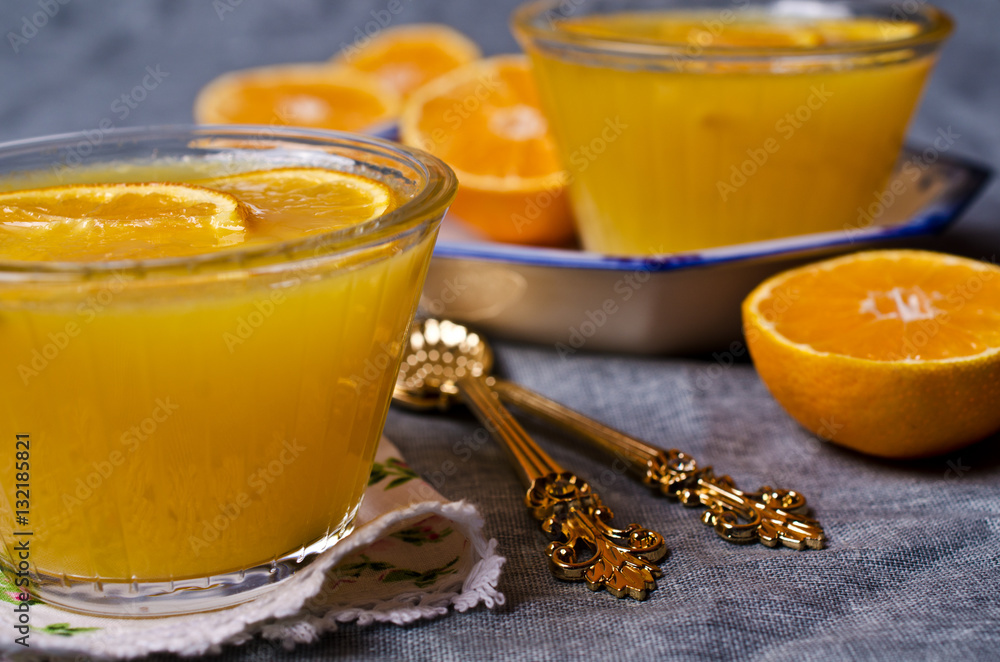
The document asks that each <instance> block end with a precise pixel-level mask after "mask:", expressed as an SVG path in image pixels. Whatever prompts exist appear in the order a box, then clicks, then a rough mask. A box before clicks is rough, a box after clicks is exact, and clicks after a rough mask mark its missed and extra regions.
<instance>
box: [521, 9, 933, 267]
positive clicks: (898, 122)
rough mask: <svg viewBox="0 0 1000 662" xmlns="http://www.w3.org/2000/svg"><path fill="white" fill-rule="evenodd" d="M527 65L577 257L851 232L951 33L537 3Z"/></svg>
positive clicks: (857, 21)
mask: <svg viewBox="0 0 1000 662" xmlns="http://www.w3.org/2000/svg"><path fill="white" fill-rule="evenodd" d="M513 30H514V33H515V35H516V36H517V37H518V39H519V41H520V42H521V44H522V45H523V46H524V48H525V50H526V51H527V52H528V53H529V54H530V56H531V58H532V61H533V64H534V69H535V73H536V76H537V80H538V84H539V90H540V93H541V97H542V102H543V106H544V107H545V109H546V112H547V115H548V117H549V119H550V122H551V125H552V129H553V132H554V135H555V137H556V141H557V143H558V145H559V148H560V152H561V154H562V157H563V161H564V164H565V167H566V168H567V170H568V174H569V182H570V183H569V192H570V201H571V204H572V206H573V211H574V214H575V217H576V221H577V229H578V231H579V234H580V237H581V240H582V243H583V246H584V248H585V249H587V250H591V251H596V252H601V253H609V254H614V255H655V254H661V253H673V252H679V251H698V250H700V249H705V248H710V247H717V246H727V245H730V244H741V243H746V242H754V241H763V240H768V239H776V238H780V237H787V236H794V235H803V234H811V233H820V232H837V231H845V230H847V231H849V230H850V229H851V228H853V227H855V226H856V224H857V222H858V221H857V210H858V208H867V206H868V205H870V204H871V203H872V201H874V200H877V199H878V197H877V196H879V194H881V193H882V192H883V189H884V188H885V187H886V185H887V184H888V182H889V178H890V175H891V173H892V170H893V166H894V164H895V162H896V160H897V158H898V157H899V153H900V149H901V146H902V142H903V138H904V135H905V132H906V127H907V124H908V122H909V119H910V116H911V114H912V113H913V111H914V109H915V108H916V105H917V101H918V97H919V96H920V93H921V90H922V88H923V86H924V83H925V81H926V79H927V77H928V75H929V73H930V71H931V68H932V67H933V65H934V63H935V61H936V58H937V54H938V51H939V50H940V48H941V46H942V44H943V43H944V41H945V40H946V38H947V37H948V35H949V34H950V33H951V30H952V22H951V20H950V19H949V18H948V16H947V15H945V14H944V13H943V12H941V11H939V10H937V9H935V8H933V7H931V6H929V5H927V4H925V3H922V2H919V3H918V2H916V1H913V2H910V1H908V2H896V3H892V4H889V3H878V2H859V1H853V0H844V1H836V0H777V1H774V2H764V1H761V0H729V1H719V0H711V1H709V2H702V1H699V0H537V1H535V2H531V3H528V4H526V5H523V6H522V7H520V8H519V9H518V10H517V11H516V12H515V14H514V17H513Z"/></svg>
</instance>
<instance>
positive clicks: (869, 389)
mask: <svg viewBox="0 0 1000 662" xmlns="http://www.w3.org/2000/svg"><path fill="white" fill-rule="evenodd" d="M998 276H1000V268H998V267H997V266H995V265H992V264H988V263H985V262H979V261H976V260H970V259H966V258H960V257H955V256H951V255H944V254H940V253H931V252H926V251H903V250H900V251H870V252H863V253H857V254H854V255H848V256H845V257H841V258H836V259H832V260H827V261H823V262H819V263H816V264H813V265H810V266H805V267H801V268H798V269H793V270H791V271H787V272H785V273H782V274H779V275H777V276H774V277H773V278H771V279H769V280H767V281H765V282H764V283H762V284H761V285H760V286H758V287H757V288H756V289H755V290H754V291H753V292H752V293H751V294H750V295H749V296H748V297H747V298H746V300H745V301H744V302H743V324H744V331H745V334H746V339H747V345H748V347H749V349H750V355H751V356H752V357H753V361H754V365H755V366H756V368H757V372H758V373H759V374H760V377H761V379H762V380H763V382H764V383H765V384H766V385H767V387H768V389H770V391H771V393H772V394H773V395H774V397H775V399H776V400H777V401H778V402H779V403H781V405H782V406H783V407H784V408H785V409H786V410H787V411H788V413H789V414H791V415H792V417H793V418H795V419H796V420H798V421H799V422H800V423H801V424H802V425H803V426H804V427H806V428H807V429H809V430H810V431H812V432H813V433H814V434H816V435H818V436H819V437H822V438H825V439H829V440H830V441H833V442H835V443H838V444H841V445H844V446H847V447H849V448H853V449H855V450H858V451H862V452H865V453H871V454H873V455H880V456H884V457H920V456H926V455H933V454H936V453H943V452H946V451H949V450H953V449H955V448H959V447H961V446H963V445H966V444H969V443H971V442H974V441H977V440H979V439H982V438H983V437H985V436H987V435H989V434H990V433H992V432H994V431H995V430H997V429H998V428H1000V277H998Z"/></svg>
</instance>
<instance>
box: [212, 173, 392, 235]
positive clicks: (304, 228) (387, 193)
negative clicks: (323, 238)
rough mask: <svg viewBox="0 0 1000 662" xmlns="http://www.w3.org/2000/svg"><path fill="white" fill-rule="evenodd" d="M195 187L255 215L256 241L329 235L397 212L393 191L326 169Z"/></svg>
mask: <svg viewBox="0 0 1000 662" xmlns="http://www.w3.org/2000/svg"><path fill="white" fill-rule="evenodd" d="M198 183H199V184H202V185H203V186H206V187H209V188H212V189H215V190H217V191H223V192H225V193H228V194H231V195H233V196H234V197H236V198H237V199H239V200H240V201H241V202H242V203H244V204H246V205H248V206H249V207H250V208H251V209H252V210H254V212H255V213H256V216H257V217H258V221H257V222H256V223H255V224H254V236H255V237H258V238H262V237H267V238H274V239H283V238H287V237H295V236H301V235H305V234H310V233H314V232H329V231H330V230H334V229H336V228H338V227H344V226H347V225H354V224H357V223H363V222H365V221H368V220H371V219H373V218H375V217H377V216H381V215H382V214H384V213H385V212H387V211H389V210H390V209H391V208H392V207H394V206H395V202H394V196H393V194H392V191H391V189H390V188H389V187H388V186H386V185H385V184H383V183H382V182H379V181H376V180H374V179H369V178H367V177H361V176H359V175H353V174H350V173H346V172H339V171H336V170H327V169H325V168H277V169H274V170H256V171H253V172H245V173H241V174H237V175H230V176H228V177H217V178H215V179H207V180H204V181H201V182H198Z"/></svg>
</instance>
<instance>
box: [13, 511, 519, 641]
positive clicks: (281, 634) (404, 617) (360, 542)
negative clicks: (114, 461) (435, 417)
mask: <svg viewBox="0 0 1000 662" xmlns="http://www.w3.org/2000/svg"><path fill="white" fill-rule="evenodd" d="M428 515H440V516H442V517H446V518H448V519H449V520H451V521H453V522H454V523H455V524H456V525H457V526H458V527H460V529H461V532H462V534H463V535H464V536H465V537H466V539H467V540H469V542H470V543H471V544H472V545H473V548H474V549H475V551H476V553H477V555H478V557H479V560H478V561H476V562H475V564H474V565H473V567H472V570H471V571H470V573H469V575H468V577H466V579H465V581H464V583H463V586H462V590H461V591H460V592H454V591H452V592H449V593H443V594H436V595H435V594H427V595H426V598H425V597H424V596H419V595H418V594H417V593H412V594H410V596H417V597H418V599H417V600H416V602H411V601H400V600H398V599H394V600H391V601H386V602H383V603H379V604H376V605H371V606H366V608H365V609H345V610H342V611H334V612H331V613H329V614H326V615H324V616H322V617H316V616H309V615H307V614H303V615H301V616H299V617H296V616H297V615H299V613H300V612H301V611H302V610H303V607H304V605H305V603H306V601H307V600H309V599H310V598H312V597H313V596H315V595H316V594H317V593H319V591H320V589H321V588H322V586H323V581H324V578H325V573H326V571H327V570H329V569H330V568H332V567H333V566H335V565H336V564H337V563H339V562H340V561H341V560H342V559H343V558H345V557H346V556H348V555H349V554H351V553H353V552H354V551H356V550H358V549H360V548H363V547H365V546H367V545H369V544H371V543H373V542H375V541H376V540H378V539H379V538H381V537H382V536H384V535H385V534H386V533H387V532H388V531H390V530H391V529H393V528H394V527H397V526H398V525H400V524H403V523H405V522H407V521H410V520H412V519H417V518H423V517H426V516H428ZM482 526H483V520H482V517H480V515H479V512H478V511H477V510H476V507H475V506H473V505H472V504H470V503H467V502H465V501H457V502H452V503H444V502H440V501H426V502H423V503H418V504H413V505H411V506H409V507H407V508H404V509H401V510H397V511H393V512H391V513H387V514H385V515H383V516H381V517H379V518H377V519H375V520H373V521H371V522H369V523H367V524H366V525H365V526H364V527H362V529H360V530H358V531H356V532H355V533H353V534H351V535H350V536H348V537H347V538H345V539H344V540H343V541H342V543H341V544H337V545H335V546H334V547H333V548H332V549H330V550H329V551H327V552H325V553H323V554H321V555H320V557H319V558H317V559H316V560H315V561H314V562H313V563H312V564H310V565H309V566H308V567H307V568H306V569H304V570H303V571H302V572H301V573H299V574H298V575H297V576H296V577H295V578H294V581H295V589H296V590H294V591H292V590H282V591H273V592H271V593H268V594H266V595H264V596H261V597H260V598H258V599H256V600H254V601H253V602H249V603H246V604H243V605H239V606H237V607H233V608H232V609H226V610H223V611H218V612H211V613H206V614H200V615H198V616H197V617H183V618H164V619H155V620H153V619H150V620H148V621H143V623H144V624H146V625H147V626H148V627H146V628H144V629H142V630H141V631H140V630H136V632H135V634H137V635H141V636H138V637H133V638H130V639H128V640H127V641H123V640H122V632H121V631H120V630H118V631H117V633H116V628H115V627H114V624H113V623H112V625H111V626H109V627H107V628H105V629H104V630H102V631H100V632H95V633H93V634H90V635H87V636H85V637H73V638H71V639H68V640H67V641H66V642H65V644H64V645H62V646H59V645H58V644H57V645H54V646H53V645H51V644H50V645H47V646H46V648H45V650H44V652H41V651H25V650H23V649H22V650H14V649H12V648H10V647H9V646H7V645H4V644H8V643H9V642H2V643H0V652H3V653H5V658H6V657H7V656H9V655H10V654H11V653H13V654H14V656H13V659H17V660H43V659H51V658H52V657H54V656H72V655H81V654H82V655H89V656H91V657H100V658H109V659H132V658H137V657H143V656H146V655H150V654H152V653H175V654H177V655H183V656H193V655H204V654H206V653H218V652H219V651H221V649H222V647H223V646H224V645H227V644H241V643H245V642H247V641H249V640H250V639H252V638H253V637H254V636H255V635H256V634H258V633H260V634H262V636H264V637H265V638H267V639H272V640H277V641H280V642H281V643H282V645H284V646H285V647H293V646H294V645H295V644H298V643H310V642H312V641H315V640H316V639H317V638H318V637H319V636H320V635H321V634H323V633H324V632H330V631H333V630H336V629H337V624H338V623H345V622H352V621H354V622H357V623H358V624H361V625H364V624H367V623H372V622H390V623H397V624H400V625H403V624H406V623H412V622H413V621H416V620H419V619H425V618H434V617H437V616H441V615H443V614H445V613H447V611H448V607H449V606H450V607H453V608H454V609H455V610H456V611H466V610H467V609H470V608H472V607H474V606H476V605H478V604H480V603H482V604H485V605H486V606H487V607H493V606H495V605H502V604H503V603H504V596H503V594H502V593H501V592H500V591H498V590H497V588H496V585H497V581H498V580H499V578H500V570H501V568H502V567H503V564H504V561H505V559H504V558H503V557H502V556H499V555H498V554H497V553H496V545H497V543H496V540H493V539H491V540H489V541H487V540H486V539H485V538H484V536H483V533H482ZM122 629H130V628H126V627H123V628H122ZM47 643H49V642H47Z"/></svg>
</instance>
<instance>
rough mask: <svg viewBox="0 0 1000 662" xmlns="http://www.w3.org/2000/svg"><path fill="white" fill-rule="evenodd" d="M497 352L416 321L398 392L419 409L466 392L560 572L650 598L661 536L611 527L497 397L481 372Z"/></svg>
mask: <svg viewBox="0 0 1000 662" xmlns="http://www.w3.org/2000/svg"><path fill="white" fill-rule="evenodd" d="M492 362H493V358H492V353H491V352H490V350H489V347H487V346H486V345H485V344H484V343H482V342H481V341H480V339H479V337H478V336H477V335H475V334H473V333H467V332H466V330H465V328H464V327H458V326H457V325H453V324H450V323H448V322H441V323H438V322H437V321H436V320H425V321H423V322H419V321H418V322H415V323H414V328H413V330H412V331H411V332H410V343H409V347H408V348H407V351H404V358H403V363H402V365H401V366H400V371H399V378H398V380H397V382H396V388H395V391H394V393H393V398H394V399H395V400H397V401H398V402H401V403H403V404H405V405H407V406H410V407H413V408H417V409H427V408H431V407H438V408H442V409H444V408H447V407H448V406H449V405H450V404H451V403H452V402H453V401H454V399H455V398H461V399H462V400H463V401H464V402H465V403H466V404H467V405H468V406H469V408H470V409H471V410H472V411H473V413H474V414H475V415H476V417H477V418H478V419H479V421H480V422H481V423H482V424H483V426H484V427H486V429H487V430H489V432H490V433H491V434H492V435H493V436H494V437H495V438H496V439H497V440H498V441H499V442H500V443H501V445H503V447H504V449H505V450H506V451H507V453H508V455H509V456H510V458H511V459H512V460H513V462H514V463H515V465H516V466H517V468H518V470H519V474H520V476H521V479H522V481H523V482H524V483H525V485H527V486H528V492H527V494H526V495H525V504H526V505H527V506H528V508H529V509H530V510H531V513H532V515H534V517H535V518H536V519H538V520H540V521H541V522H542V529H543V530H544V531H545V532H546V533H548V534H550V535H551V536H552V537H553V541H552V542H551V543H550V544H549V546H548V548H547V549H546V554H547V555H548V558H549V569H550V570H551V571H552V573H553V574H554V575H555V576H556V577H558V578H559V579H565V580H569V581H579V580H585V581H586V582H587V586H588V587H589V588H590V589H591V590H593V591H598V590H600V589H602V588H604V589H607V591H608V592H609V593H611V594H612V595H614V596H615V597H619V598H623V597H625V596H631V597H633V598H635V599H636V600H645V599H646V597H647V595H648V593H649V591H651V590H653V589H655V588H656V577H659V576H660V574H661V572H660V569H659V568H658V567H657V566H656V562H657V561H659V560H660V559H662V558H663V557H664V556H666V554H667V547H666V544H665V543H664V541H663V536H661V535H660V534H659V533H657V532H655V531H651V530H649V529H645V528H643V527H641V526H639V525H638V524H629V525H628V527H626V528H624V529H616V528H614V527H612V526H611V520H612V519H613V518H614V514H613V513H612V512H611V511H610V510H609V509H608V508H607V507H606V506H605V505H604V504H603V503H601V499H600V497H599V496H598V495H597V494H595V493H594V492H593V491H592V490H591V489H590V485H588V484H587V483H586V482H585V481H583V480H582V479H580V478H578V477H577V476H575V475H574V474H572V473H570V472H568V471H566V470H565V469H563V468H562V467H561V466H559V465H558V464H557V463H556V462H555V460H553V459H552V458H551V457H549V456H548V455H547V454H546V453H545V451H543V450H542V449H541V448H539V447H538V445H537V444H536V443H535V442H534V441H533V440H532V439H531V437H529V436H528V433H527V432H525V431H524V429H523V428H521V426H520V425H519V424H518V423H517V421H516V420H514V417H513V416H512V415H511V414H510V412H509V411H507V410H506V409H505V408H504V406H503V405H502V404H501V403H500V398H499V397H498V395H497V394H496V393H495V392H494V391H493V390H492V389H491V388H490V386H489V385H488V384H487V382H486V379H485V378H484V375H485V373H486V371H487V370H488V368H489V367H490V366H491V365H492Z"/></svg>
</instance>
